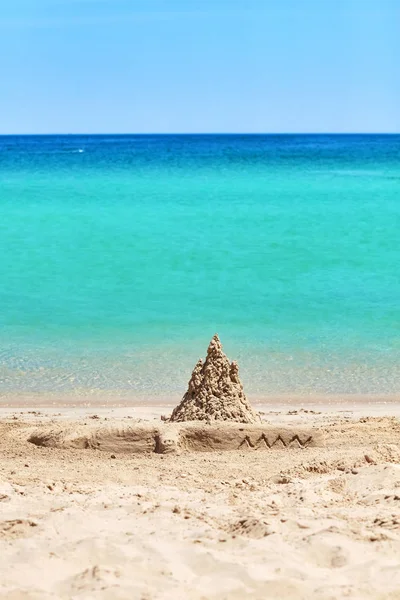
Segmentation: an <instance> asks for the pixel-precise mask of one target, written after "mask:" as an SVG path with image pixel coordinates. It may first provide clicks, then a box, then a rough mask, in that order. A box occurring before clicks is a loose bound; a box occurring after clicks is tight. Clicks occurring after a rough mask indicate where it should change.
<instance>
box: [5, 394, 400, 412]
mask: <svg viewBox="0 0 400 600" xmlns="http://www.w3.org/2000/svg"><path fill="white" fill-rule="evenodd" d="M182 395H183V393H182ZM182 395H178V394H176V395H167V394H165V395H164V394H159V395H158V394H147V395H138V394H134V395H133V394H131V393H123V394H121V393H119V392H118V393H113V392H110V391H106V392H102V391H98V390H96V391H94V392H93V393H76V394H71V393H58V392H57V393H56V392H34V393H27V392H21V393H20V392H10V393H4V392H3V393H1V392H0V409H4V408H54V407H57V408H90V407H96V408H136V407H148V408H154V407H158V406H160V407H161V406H162V407H174V406H176V405H177V404H178V403H179V402H180V400H181V398H182ZM247 398H248V399H249V401H250V402H251V404H253V405H254V406H257V407H260V406H263V407H266V408H270V409H271V408H284V407H296V408H310V407H311V408H312V407H331V408H333V409H336V408H338V407H340V406H347V407H357V406H370V407H371V406H375V405H376V406H395V405H396V404H399V405H400V393H399V394H298V393H294V394H271V395H268V394H265V395H253V394H247Z"/></svg>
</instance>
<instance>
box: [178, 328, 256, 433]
mask: <svg viewBox="0 0 400 600" xmlns="http://www.w3.org/2000/svg"><path fill="white" fill-rule="evenodd" d="M170 421H172V422H174V421H207V422H208V423H210V422H213V421H236V422H238V423H258V422H259V421H260V419H259V418H258V416H257V414H256V413H255V412H254V410H253V409H252V407H251V406H250V403H249V401H248V400H247V398H246V395H245V393H244V390H243V386H242V383H241V381H240V379H239V367H238V364H237V363H236V362H232V363H230V362H229V360H228V358H227V356H226V355H225V354H224V352H223V350H222V344H221V342H220V340H219V337H218V335H214V337H213V338H212V340H211V342H210V345H209V346H208V350H207V357H206V360H205V362H204V363H203V361H202V360H201V359H200V360H199V361H198V363H197V364H196V366H195V368H194V369H193V373H192V376H191V378H190V381H189V385H188V389H187V392H186V394H185V395H184V397H183V399H182V401H181V403H180V404H179V405H178V406H177V407H176V408H175V409H174V411H173V412H172V415H171V419H170Z"/></svg>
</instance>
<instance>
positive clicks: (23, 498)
mask: <svg viewBox="0 0 400 600" xmlns="http://www.w3.org/2000/svg"><path fill="white" fill-rule="evenodd" d="M265 410H266V413H265V414H264V415H263V418H264V419H265V420H266V421H267V422H270V423H272V424H277V425H279V424H284V425H285V427H291V426H293V427H294V428H296V427H297V426H299V425H300V426H307V427H313V428H315V429H317V430H318V431H321V432H322V433H323V434H324V438H325V446H324V447H308V448H304V449H267V448H264V449H259V450H251V449H247V450H239V451H227V452H207V453H200V452H187V453H183V454H181V455H180V456H176V455H159V454H147V455H134V454H126V453H125V454H124V453H115V454H114V453H113V454H111V452H110V451H107V452H105V451H99V450H93V449H65V448H64V449H57V448H46V447H37V446H35V445H33V444H31V443H28V442H27V438H28V437H29V434H30V432H31V431H32V428H33V427H39V428H41V427H48V426H49V424H50V423H52V422H55V423H56V424H57V423H58V424H60V423H61V424H62V425H64V423H65V421H66V420H69V425H71V419H75V420H76V421H77V422H78V421H79V425H80V426H82V425H83V423H85V422H86V423H87V424H88V427H93V424H94V423H96V424H102V423H103V422H104V423H106V421H105V419H107V423H109V422H110V420H111V419H112V422H113V423H114V422H115V423H117V422H119V423H121V422H122V423H133V422H134V419H132V418H131V415H133V416H135V415H137V414H138V413H137V411H135V410H134V409H131V410H125V411H124V410H119V411H118V410H114V411H111V409H106V410H97V411H94V409H91V411H90V410H89V411H87V410H86V411H81V412H79V411H78V410H75V411H74V410H73V409H71V410H70V411H64V412H63V413H62V414H58V415H55V413H56V412H57V411H56V410H51V409H50V410H46V411H43V412H42V413H34V412H33V413H32V412H28V411H23V412H22V413H21V411H20V410H18V411H16V412H14V411H13V410H12V409H8V410H4V409H3V411H2V416H1V419H0V572H1V578H0V598H2V599H3V598H4V599H5V598H7V600H16V599H19V598H21V599H22V598H23V599H28V600H29V599H31V600H33V599H35V600H47V599H50V598H52V599H56V598H60V599H68V600H69V599H75V598H76V599H78V598H79V599H86V600H89V599H96V600H97V599H102V600H103V599H129V600H132V599H141V600H151V599H181V598H182V599H199V600H200V599H204V600H209V599H223V598H226V599H241V598H246V597H247V598H252V599H258V600H261V599H262V600H265V599H269V598H271V599H272V598H273V599H278V598H279V599H280V598H289V599H290V598H296V599H301V598H304V599H310V598H313V599H328V598H330V599H338V598H352V599H354V598H357V599H366V598H376V599H378V598H379V599H395V598H398V599H400V420H399V419H398V417H397V416H389V417H387V416H375V417H365V416H360V412H358V413H357V412H353V413H351V412H350V411H348V412H344V411H341V412H336V413H334V412H322V413H320V414H318V412H319V411H316V412H315V413H313V412H311V413H310V412H305V411H302V410H297V411H295V414H288V409H287V408H285V409H283V410H281V411H279V410H277V411H271V412H269V411H268V409H265ZM94 412H97V418H95V419H94V418H91V417H93V413H94ZM161 412H165V409H163V410H162V411H161ZM290 412H291V411H290ZM392 412H396V411H392ZM159 413H160V411H158V412H157V410H156V409H154V408H153V409H152V410H148V411H147V412H146V410H145V409H144V408H142V409H141V413H140V414H141V416H142V418H143V417H145V416H147V417H148V418H149V419H150V420H152V422H153V423H157V424H158V423H159V422H160V419H159Z"/></svg>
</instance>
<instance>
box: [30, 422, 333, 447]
mask: <svg viewBox="0 0 400 600" xmlns="http://www.w3.org/2000/svg"><path fill="white" fill-rule="evenodd" d="M28 441H29V442H31V443H32V444H35V445H36V446H42V447H43V446H44V447H48V448H76V449H89V448H91V449H94V450H103V451H106V452H115V453H135V454H151V453H156V454H172V453H181V452H210V451H215V450H218V451H223V450H254V451H257V450H278V449H280V448H281V449H285V448H294V449H296V448H297V449H301V448H306V447H309V446H319V445H323V438H322V436H321V435H320V434H319V433H318V432H317V431H315V430H314V429H311V428H303V427H296V428H292V427H284V426H279V427H276V426H271V425H266V424H261V423H259V424H257V425H247V424H246V425H242V424H240V423H235V422H232V423H229V422H228V423H225V422H224V423H214V424H212V425H207V424H203V423H169V424H160V425H159V426H158V427H154V426H153V425H151V424H149V425H145V424H141V423H138V424H136V425H126V424H123V423H114V424H112V425H107V426H105V425H103V424H97V423H91V424H89V423H88V424H84V425H82V424H79V423H78V422H76V423H69V424H65V423H63V424H62V425H58V426H54V425H53V426H51V427H50V428H49V427H44V428H42V427H40V428H37V429H34V431H33V432H30V434H29V436H28Z"/></svg>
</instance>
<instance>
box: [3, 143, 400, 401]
mask: <svg viewBox="0 0 400 600" xmlns="http://www.w3.org/2000/svg"><path fill="white" fill-rule="evenodd" d="M0 214H1V219H0V397H1V395H2V394H3V395H4V394H10V393H11V394H14V393H15V394H19V393H21V394H22V393H24V394H25V393H43V394H45V393H56V394H64V393H65V394H73V395H75V396H79V395H82V396H83V397H85V396H87V395H88V394H89V395H93V394H96V393H97V392H99V393H107V394H110V397H113V398H118V397H127V396H129V397H131V398H132V399H135V398H136V397H138V398H139V397H148V398H150V399H151V398H154V399H157V398H159V397H161V396H163V397H176V398H178V397H179V396H180V395H182V394H183V393H184V392H185V389H186V384H187V381H188V379H189V376H190V373H191V370H192V368H193V366H194V364H195V362H196V361H197V359H198V358H199V357H203V356H204V355H205V352H206V348H207V345H208V342H209V340H210V338H211V337H212V335H213V334H214V333H216V332H217V333H218V334H219V335H220V338H221V341H222V343H223V345H224V349H225V351H226V352H227V354H228V356H229V357H230V358H231V359H236V360H238V362H239V366H240V375H241V378H242V381H243V383H244V385H245V390H246V391H247V392H248V393H249V394H251V395H261V396H269V395H274V394H283V395H285V394H301V395H303V394H304V395H312V394H323V395H324V394H327V395H329V394H396V393H399V392H400V234H399V231H400V136H399V135H54V136H2V137H0Z"/></svg>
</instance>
